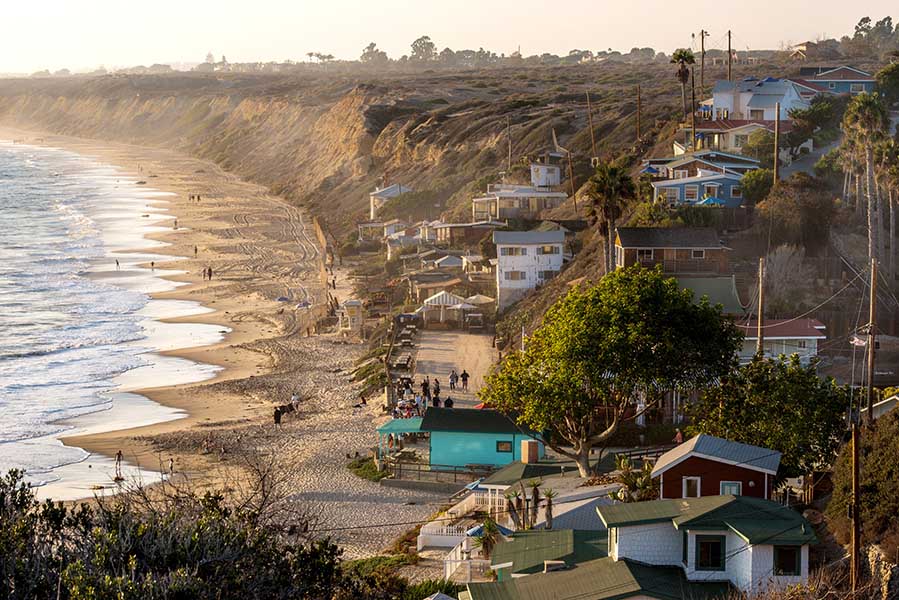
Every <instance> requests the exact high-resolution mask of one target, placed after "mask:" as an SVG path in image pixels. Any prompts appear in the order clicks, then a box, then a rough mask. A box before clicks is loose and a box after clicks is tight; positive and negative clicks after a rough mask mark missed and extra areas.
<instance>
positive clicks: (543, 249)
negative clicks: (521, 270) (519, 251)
mask: <svg viewBox="0 0 899 600" xmlns="http://www.w3.org/2000/svg"><path fill="white" fill-rule="evenodd" d="M561 253H562V249H561V248H560V247H559V246H540V247H539V248H537V254H561Z"/></svg>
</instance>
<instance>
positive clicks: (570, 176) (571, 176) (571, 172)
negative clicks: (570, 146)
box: [565, 150, 577, 215]
mask: <svg viewBox="0 0 899 600" xmlns="http://www.w3.org/2000/svg"><path fill="white" fill-rule="evenodd" d="M565 153H566V154H567V155H568V187H569V188H570V189H571V199H572V200H574V214H575V215H577V194H576V193H575V191H574V170H573V169H572V168H571V150H566V152H565Z"/></svg>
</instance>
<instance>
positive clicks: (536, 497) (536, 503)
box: [528, 479, 543, 527]
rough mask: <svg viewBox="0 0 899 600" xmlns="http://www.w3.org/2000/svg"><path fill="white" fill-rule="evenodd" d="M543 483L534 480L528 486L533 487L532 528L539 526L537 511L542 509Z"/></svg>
mask: <svg viewBox="0 0 899 600" xmlns="http://www.w3.org/2000/svg"><path fill="white" fill-rule="evenodd" d="M541 483H543V482H542V481H540V480H539V479H532V480H531V481H530V482H529V483H528V485H529V486H531V515H530V522H531V527H533V526H534V525H536V524H537V509H538V508H539V507H540V484H541Z"/></svg>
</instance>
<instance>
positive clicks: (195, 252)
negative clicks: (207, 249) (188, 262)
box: [194, 246, 198, 258]
mask: <svg viewBox="0 0 899 600" xmlns="http://www.w3.org/2000/svg"><path fill="white" fill-rule="evenodd" d="M197 250H198V248H197V247H196V246H194V258H196V257H197Z"/></svg>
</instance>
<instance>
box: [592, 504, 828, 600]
mask: <svg viewBox="0 0 899 600" xmlns="http://www.w3.org/2000/svg"><path fill="white" fill-rule="evenodd" d="M597 513H598V514H599V517H600V518H601V519H602V522H603V523H604V524H605V525H606V527H608V529H609V557H610V558H611V559H612V561H615V562H618V561H623V560H633V561H639V562H640V563H642V564H644V565H656V566H660V567H671V566H678V567H680V568H681V569H683V574H684V576H685V578H686V579H687V580H688V581H691V582H698V581H705V582H709V581H717V582H722V583H725V582H726V583H729V584H731V585H733V586H734V587H735V588H737V589H738V590H739V591H741V592H743V593H744V594H746V595H748V596H750V597H752V596H754V595H758V594H763V593H765V592H767V591H769V590H772V589H784V588H786V587H788V586H792V585H798V584H804V583H806V582H807V581H808V564H809V563H808V551H809V545H810V544H813V543H816V537H815V534H814V531H813V529H812V526H811V525H810V524H809V523H808V521H806V520H805V519H804V518H803V517H802V515H800V514H799V513H797V512H795V511H794V510H793V509H791V508H789V507H786V506H782V505H780V504H777V503H775V502H771V501H770V500H764V499H762V498H751V497H748V496H745V495H744V496H732V495H718V496H705V497H701V498H682V499H677V500H669V499H665V500H654V501H650V502H635V503H630V504H616V505H612V506H600V507H599V508H597ZM650 597H659V596H650Z"/></svg>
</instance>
